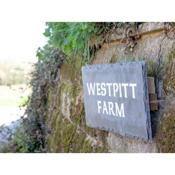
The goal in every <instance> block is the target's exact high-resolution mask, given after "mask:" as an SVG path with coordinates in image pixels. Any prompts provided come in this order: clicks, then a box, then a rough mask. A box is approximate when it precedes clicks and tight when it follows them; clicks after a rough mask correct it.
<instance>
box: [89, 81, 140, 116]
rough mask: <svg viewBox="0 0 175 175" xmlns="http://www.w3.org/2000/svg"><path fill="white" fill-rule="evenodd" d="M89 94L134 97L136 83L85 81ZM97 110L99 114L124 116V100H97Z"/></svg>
mask: <svg viewBox="0 0 175 175" xmlns="http://www.w3.org/2000/svg"><path fill="white" fill-rule="evenodd" d="M86 86H87V90H88V95H89V96H108V97H116V98H128V97H129V98H132V99H136V87H137V84H136V83H110V82H106V83H104V82H101V83H97V82H94V83H92V82H87V83H86ZM96 104H97V111H98V113H99V114H105V115H112V116H117V117H125V108H124V102H122V103H120V104H119V103H118V102H112V101H105V100H103V101H102V100H97V102H96Z"/></svg>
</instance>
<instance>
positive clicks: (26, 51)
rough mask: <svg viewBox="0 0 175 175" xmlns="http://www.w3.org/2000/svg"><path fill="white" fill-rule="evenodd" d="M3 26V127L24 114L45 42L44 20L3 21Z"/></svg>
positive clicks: (0, 51) (0, 42) (0, 89)
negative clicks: (38, 56) (34, 73)
mask: <svg viewBox="0 0 175 175" xmlns="http://www.w3.org/2000/svg"><path fill="white" fill-rule="evenodd" d="M1 25H2V26H3V27H1V28H0V126H1V125H9V124H10V123H11V122H13V121H16V120H18V119H20V117H21V116H22V115H23V114H24V110H25V109H24V107H23V106H25V103H26V102H27V100H28V98H29V95H30V93H31V87H30V86H29V82H30V75H31V72H32V69H33V67H34V66H33V65H34V63H35V62H37V58H36V50H37V49H38V46H42V45H44V43H45V38H44V37H43V35H42V33H43V32H44V27H45V23H44V22H43V23H42V22H36V21H33V22H29V21H26V22H21V21H18V22H17V21H13V22H12V21H10V22H9V21H2V23H1Z"/></svg>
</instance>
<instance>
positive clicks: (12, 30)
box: [0, 20, 46, 62]
mask: <svg viewBox="0 0 175 175" xmlns="http://www.w3.org/2000/svg"><path fill="white" fill-rule="evenodd" d="M0 24H1V27H0V60H14V61H27V62H36V61H37V58H36V50H37V48H38V47H40V46H43V45H44V43H45V42H46V38H45V37H44V35H43V32H44V30H45V23H44V22H38V21H34V20H33V21H25V22H22V21H8V20H7V21H2V22H1V23H0Z"/></svg>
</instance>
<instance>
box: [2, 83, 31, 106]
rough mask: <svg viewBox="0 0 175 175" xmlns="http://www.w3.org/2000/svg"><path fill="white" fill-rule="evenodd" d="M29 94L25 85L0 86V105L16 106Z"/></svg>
mask: <svg viewBox="0 0 175 175" xmlns="http://www.w3.org/2000/svg"><path fill="white" fill-rule="evenodd" d="M29 94H30V89H29V88H27V87H26V86H25V85H14V86H11V88H10V87H8V86H0V107H18V106H19V105H21V104H22V103H23V102H24V101H25V100H26V99H27V97H28V95H29Z"/></svg>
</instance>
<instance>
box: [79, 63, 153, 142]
mask: <svg viewBox="0 0 175 175" xmlns="http://www.w3.org/2000/svg"><path fill="white" fill-rule="evenodd" d="M82 78H83V89H84V104H85V113H86V123H87V125H88V126H89V127H93V128H99V129H102V130H106V131H111V132H114V133H118V134H120V135H123V136H125V135H126V136H133V137H137V138H141V139H144V140H148V139H151V138H152V132H151V122H150V109H149V99H148V88H147V69H146V64H145V62H144V61H137V62H126V63H118V64H101V65H90V66H84V67H82Z"/></svg>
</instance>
